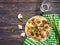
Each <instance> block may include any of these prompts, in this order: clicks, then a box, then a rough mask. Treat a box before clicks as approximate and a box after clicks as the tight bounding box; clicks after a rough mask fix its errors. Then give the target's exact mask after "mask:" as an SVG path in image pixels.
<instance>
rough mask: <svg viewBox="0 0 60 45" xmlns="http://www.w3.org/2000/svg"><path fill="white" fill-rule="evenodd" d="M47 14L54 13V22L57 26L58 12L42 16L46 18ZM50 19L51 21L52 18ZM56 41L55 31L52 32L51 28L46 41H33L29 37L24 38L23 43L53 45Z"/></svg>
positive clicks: (28, 44)
mask: <svg viewBox="0 0 60 45" xmlns="http://www.w3.org/2000/svg"><path fill="white" fill-rule="evenodd" d="M49 15H51V16H52V15H54V16H55V18H56V24H57V26H58V28H59V16H58V14H44V15H43V16H44V17H45V18H47V19H48V18H49ZM50 20H51V21H53V20H52V19H50ZM57 43H58V42H57V39H56V36H55V32H54V30H53V28H52V33H51V35H50V37H49V38H48V39H47V40H46V41H43V42H33V41H32V40H30V39H29V38H26V39H25V41H24V44H23V45H55V44H57Z"/></svg>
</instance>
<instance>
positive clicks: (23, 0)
mask: <svg viewBox="0 0 60 45" xmlns="http://www.w3.org/2000/svg"><path fill="white" fill-rule="evenodd" d="M42 1H43V0H0V2H13V3H14V2H42ZM44 1H45V0H44ZM50 1H51V2H60V0H50Z"/></svg>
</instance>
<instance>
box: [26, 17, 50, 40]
mask: <svg viewBox="0 0 60 45" xmlns="http://www.w3.org/2000/svg"><path fill="white" fill-rule="evenodd" d="M25 31H26V34H27V36H28V37H29V38H31V39H34V40H36V41H41V40H43V39H45V38H47V37H48V36H49V35H50V34H51V25H50V22H49V21H48V20H47V19H46V18H44V17H42V16H34V17H32V18H31V19H29V20H28V21H27V23H26V25H25Z"/></svg>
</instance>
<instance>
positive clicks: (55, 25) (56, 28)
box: [49, 15, 60, 45]
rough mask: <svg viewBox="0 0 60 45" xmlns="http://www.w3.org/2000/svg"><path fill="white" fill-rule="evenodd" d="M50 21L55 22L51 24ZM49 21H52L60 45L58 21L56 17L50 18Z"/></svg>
mask: <svg viewBox="0 0 60 45" xmlns="http://www.w3.org/2000/svg"><path fill="white" fill-rule="evenodd" d="M50 19H53V22H51V20H50ZM49 20H50V22H51V25H52V27H53V29H54V31H55V35H56V37H57V40H58V45H59V44H60V33H59V32H60V31H59V29H58V27H57V24H56V19H55V17H54V15H53V16H49Z"/></svg>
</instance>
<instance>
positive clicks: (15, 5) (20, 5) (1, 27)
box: [0, 0, 60, 45]
mask: <svg viewBox="0 0 60 45" xmlns="http://www.w3.org/2000/svg"><path fill="white" fill-rule="evenodd" d="M50 1H51V2H53V5H54V6H53V7H54V10H53V13H58V14H60V0H50ZM41 3H42V0H0V44H1V45H23V42H24V40H25V38H26V37H24V38H17V37H18V36H19V35H20V34H21V33H22V31H23V32H24V31H25V24H26V22H27V20H28V19H24V18H23V23H21V22H19V21H18V18H17V16H18V14H20V13H21V14H22V15H23V17H24V16H25V15H26V12H27V13H29V18H31V17H32V16H36V15H40V14H41V13H42V12H41V11H40V6H41ZM48 13H51V12H48ZM18 24H21V25H22V26H23V29H21V30H20V29H18ZM11 28H14V30H15V31H16V32H14V33H12V32H10V30H11ZM12 36H15V37H12ZM21 40H22V41H21ZM3 43H4V44H3Z"/></svg>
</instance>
